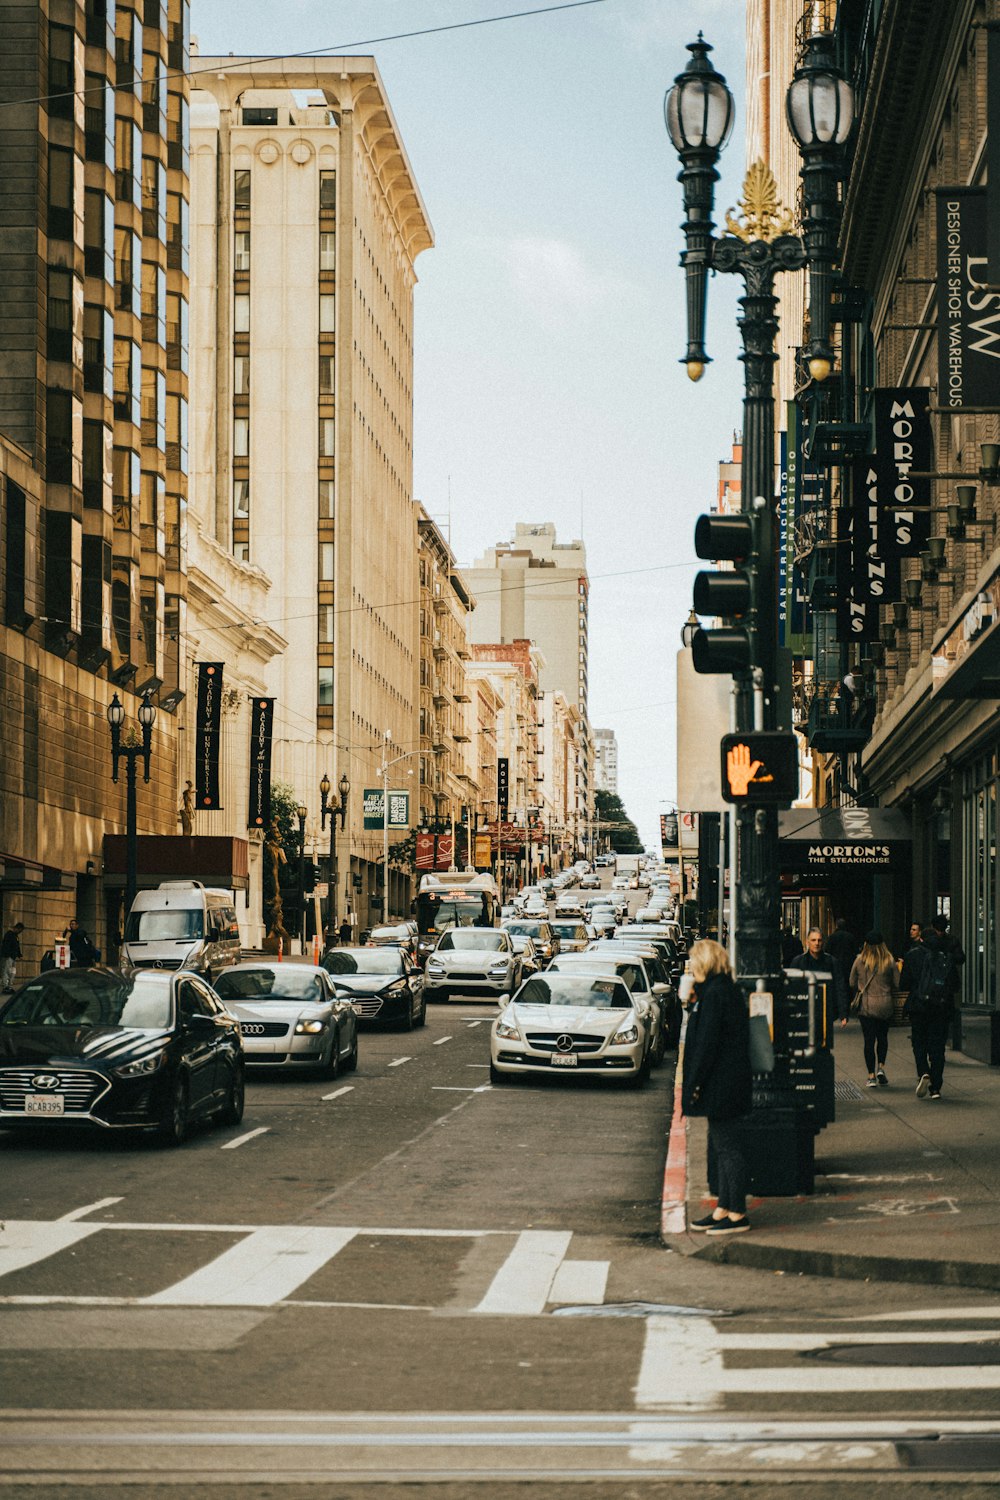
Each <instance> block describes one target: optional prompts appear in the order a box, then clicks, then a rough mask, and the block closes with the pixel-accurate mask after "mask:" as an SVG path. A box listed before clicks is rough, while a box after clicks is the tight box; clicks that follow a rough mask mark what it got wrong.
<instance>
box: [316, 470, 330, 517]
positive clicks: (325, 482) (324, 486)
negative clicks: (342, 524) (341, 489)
mask: <svg viewBox="0 0 1000 1500" xmlns="http://www.w3.org/2000/svg"><path fill="white" fill-rule="evenodd" d="M319 518H320V520H321V521H332V520H333V480H332V479H321V480H320V482H319Z"/></svg>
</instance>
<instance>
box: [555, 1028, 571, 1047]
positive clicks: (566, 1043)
mask: <svg viewBox="0 0 1000 1500" xmlns="http://www.w3.org/2000/svg"><path fill="white" fill-rule="evenodd" d="M572 1050H573V1038H572V1037H571V1036H569V1035H568V1034H567V1033H566V1032H565V1031H564V1032H563V1034H562V1036H557V1037H556V1051H557V1052H572Z"/></svg>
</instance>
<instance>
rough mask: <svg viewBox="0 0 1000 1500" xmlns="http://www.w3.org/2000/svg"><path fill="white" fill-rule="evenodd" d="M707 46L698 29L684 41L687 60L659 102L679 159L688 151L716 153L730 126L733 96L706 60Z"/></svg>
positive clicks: (723, 141) (721, 145)
mask: <svg viewBox="0 0 1000 1500" xmlns="http://www.w3.org/2000/svg"><path fill="white" fill-rule="evenodd" d="M711 50H712V49H711V47H710V46H709V44H708V42H706V41H705V39H704V36H703V35H702V33H701V32H700V31H699V33H698V40H697V41H696V42H690V43H689V44H688V51H689V52H690V53H691V61H690V63H689V64H688V66H687V67H686V68H685V70H684V72H683V73H678V75H677V77H676V78H675V79H674V85H673V88H671V89H669V90H668V91H667V96H666V98H665V99H664V101H663V115H664V119H665V120H666V124H667V133H668V135H669V136H670V139H671V140H672V141H673V143H674V149H675V150H676V152H677V154H678V156H679V157H680V158H681V160H682V161H683V160H684V158H685V156H686V155H687V154H688V153H689V152H692V151H704V152H707V153H710V154H711V155H712V157H713V158H714V157H715V156H717V155H718V153H719V152H720V151H721V150H722V148H723V146H724V145H725V144H726V142H727V141H728V139H729V136H730V133H731V131H732V128H733V96H732V94H731V93H730V92H729V89H728V88H727V86H726V80H725V79H724V78H723V76H722V74H721V73H717V72H716V70H715V68H713V66H712V64H711V63H710V62H709V59H708V54H709V53H710V52H711Z"/></svg>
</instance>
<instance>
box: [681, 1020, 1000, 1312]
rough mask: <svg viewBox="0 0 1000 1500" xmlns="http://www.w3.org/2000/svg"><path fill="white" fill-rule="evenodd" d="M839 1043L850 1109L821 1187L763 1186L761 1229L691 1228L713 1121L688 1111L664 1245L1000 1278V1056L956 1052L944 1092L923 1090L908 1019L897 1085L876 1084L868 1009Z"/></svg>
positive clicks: (897, 1035)
mask: <svg viewBox="0 0 1000 1500" xmlns="http://www.w3.org/2000/svg"><path fill="white" fill-rule="evenodd" d="M835 1048H836V1050H835V1054H834V1055H835V1061H836V1078H837V1082H836V1094H837V1118H836V1120H835V1122H834V1123H833V1124H832V1125H828V1126H827V1128H826V1129H825V1130H823V1131H821V1132H820V1134H819V1135H818V1136H817V1137H816V1190H815V1192H814V1193H813V1194H812V1195H811V1196H809V1197H801V1198H761V1199H751V1200H750V1204H749V1210H748V1211H749V1214H750V1217H751V1220H752V1222H753V1229H752V1230H751V1232H750V1233H749V1234H744V1235H740V1236H739V1237H738V1238H737V1239H734V1240H728V1241H726V1243H725V1244H724V1245H720V1244H719V1243H718V1242H713V1241H712V1240H711V1239H706V1237H705V1235H703V1234H692V1233H690V1232H689V1231H688V1229H687V1224H688V1223H690V1221H691V1220H692V1219H697V1218H700V1217H701V1216H702V1215H703V1214H704V1213H705V1212H706V1211H707V1210H708V1209H709V1208H710V1207H711V1205H712V1202H713V1200H712V1199H711V1198H709V1197H708V1183H707V1171H706V1146H707V1138H708V1125H707V1122H706V1121H705V1120H700V1119H693V1120H686V1121H684V1120H679V1119H678V1115H677V1112H676V1111H675V1116H674V1120H673V1122H672V1125H671V1142H670V1149H669V1155H668V1163H667V1173H666V1178H665V1184H664V1204H663V1228H664V1233H663V1242H664V1244H665V1245H668V1246H669V1247H670V1248H671V1249H673V1250H676V1251H679V1252H680V1253H682V1254H685V1255H692V1256H699V1257H701V1258H703V1259H712V1260H716V1261H724V1262H730V1263H732V1264H738V1265H744V1266H753V1267H759V1268H761V1269H766V1270H771V1271H778V1270H782V1271H789V1272H796V1271H802V1272H807V1273H811V1274H813V1275H818V1276H843V1277H850V1278H854V1279H871V1280H874V1279H875V1278H881V1279H885V1280H895V1281H918V1282H927V1283H933V1284H938V1285H948V1286H971V1287H984V1288H995V1289H998V1290H1000V1069H994V1068H989V1067H987V1066H986V1065H985V1064H983V1063H978V1062H974V1061H972V1060H971V1059H969V1058H966V1057H964V1056H962V1055H961V1054H959V1053H955V1052H949V1053H948V1056H947V1061H946V1065H945V1073H944V1085H943V1089H942V1093H943V1098H942V1099H941V1100H940V1101H932V1100H930V1099H926V1098H925V1099H918V1098H917V1097H916V1095H915V1094H914V1088H915V1086H916V1075H915V1069H914V1064H913V1054H912V1052H911V1050H910V1033H909V1029H908V1028H903V1027H899V1028H894V1029H893V1030H892V1031H890V1033H889V1056H888V1058H887V1061H886V1073H887V1075H888V1078H889V1084H890V1086H889V1088H887V1089H886V1088H880V1089H877V1090H876V1089H868V1088H866V1087H865V1083H866V1080H867V1077H868V1074H867V1070H866V1068H865V1065H864V1059H863V1057H862V1053H861V1035H860V1031H859V1028H858V1026H857V1024H856V1023H855V1022H852V1023H851V1024H850V1025H849V1026H848V1028H847V1030H846V1031H843V1032H841V1031H840V1030H839V1029H838V1031H837V1035H836V1044H835ZM678 1108H679V1106H678ZM685 1146H686V1150H685Z"/></svg>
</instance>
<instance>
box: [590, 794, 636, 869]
mask: <svg viewBox="0 0 1000 1500" xmlns="http://www.w3.org/2000/svg"><path fill="white" fill-rule="evenodd" d="M594 815H595V817H596V818H598V819H600V824H601V828H600V832H601V834H602V835H603V834H604V833H607V835H608V837H609V839H610V841H611V847H612V849H613V850H614V851H615V853H616V854H642V852H643V843H642V839H641V838H640V837H639V830H638V828H636V826H635V824H634V823H633V822H632V819H631V818H630V817H629V815H628V813H627V812H626V811H625V805H624V803H623V802H622V799H621V798H620V797H619V796H618V795H617V793H616V792H595V793H594Z"/></svg>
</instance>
